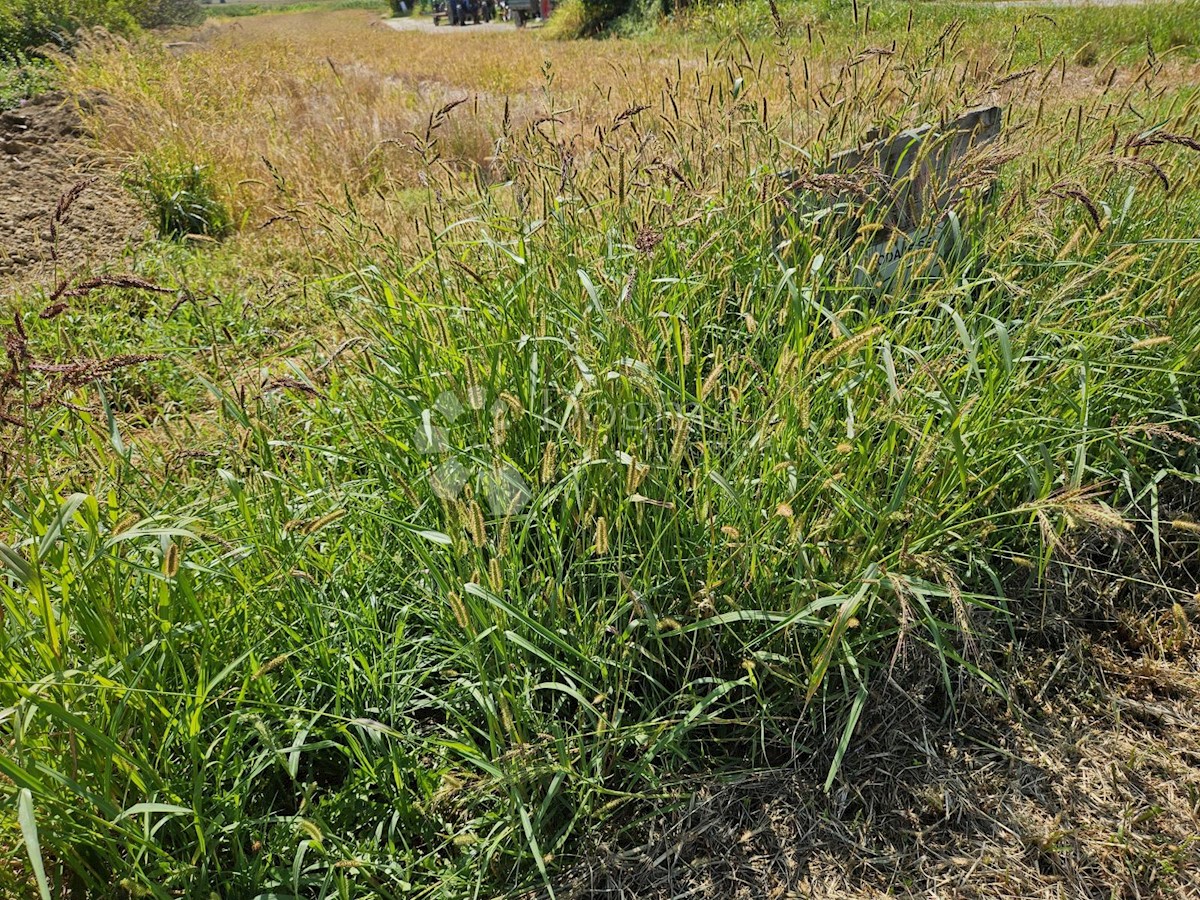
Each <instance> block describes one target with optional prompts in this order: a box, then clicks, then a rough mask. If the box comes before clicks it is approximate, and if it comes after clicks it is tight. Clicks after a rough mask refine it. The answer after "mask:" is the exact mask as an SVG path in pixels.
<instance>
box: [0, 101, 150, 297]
mask: <svg viewBox="0 0 1200 900" xmlns="http://www.w3.org/2000/svg"><path fill="white" fill-rule="evenodd" d="M83 137H84V134H83V126H82V123H81V122H80V119H79V113H78V110H77V107H76V106H75V104H74V102H73V101H70V100H68V99H67V98H66V97H64V96H63V95H62V94H59V93H50V94H44V95H42V96H41V97H38V98H36V99H35V100H33V101H31V102H30V103H28V104H26V105H25V106H22V107H20V108H18V109H13V110H9V111H8V112H6V113H4V114H2V115H0V295H2V293H3V292H4V289H5V288H11V287H13V286H14V285H16V284H22V285H30V284H37V283H43V284H45V283H47V282H48V280H50V279H51V278H52V277H53V275H54V272H55V270H56V269H57V270H58V271H59V272H60V273H62V274H66V273H70V272H74V271H76V270H78V269H81V268H85V267H88V266H92V265H96V264H100V263H105V262H108V261H110V260H115V259H118V258H120V256H121V255H122V252H123V251H124V249H125V247H126V246H127V245H128V244H130V243H131V242H139V241H141V240H142V239H144V238H145V237H146V236H147V234H148V228H147V225H146V219H145V216H144V215H143V213H142V211H141V209H140V208H139V207H138V205H137V203H136V202H135V201H134V199H133V198H132V197H131V196H130V195H129V192H128V191H126V190H125V188H124V187H122V185H121V184H120V181H119V179H118V177H117V174H116V173H115V172H113V171H112V170H111V169H109V168H107V167H105V166H102V165H100V164H99V162H98V161H97V160H96V159H95V157H94V155H93V154H92V153H90V152H89V151H88V149H87V147H86V146H85V145H84V143H83V141H82V138H83ZM80 184H82V185H83V187H82V188H80V193H79V196H78V198H77V199H76V200H75V201H74V203H73V204H71V207H70V211H69V212H68V214H67V215H66V216H64V217H60V221H58V222H54V213H55V209H56V208H57V207H58V203H59V198H60V197H62V196H63V195H64V194H65V193H66V192H67V191H69V190H71V188H72V187H74V186H76V185H80Z"/></svg>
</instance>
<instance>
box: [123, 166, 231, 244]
mask: <svg viewBox="0 0 1200 900" xmlns="http://www.w3.org/2000/svg"><path fill="white" fill-rule="evenodd" d="M126 183H127V184H128V185H129V187H130V189H131V190H132V191H133V193H134V194H135V195H136V196H137V197H138V199H140V200H141V201H142V202H143V203H144V204H145V206H146V210H147V212H148V213H149V214H150V217H151V219H152V221H153V222H154V224H155V228H156V230H157V233H158V236H159V237H160V238H164V239H167V240H178V239H180V238H185V237H187V236H189V235H201V236H204V237H211V238H217V239H220V238H223V237H225V236H226V235H228V234H229V233H230V231H232V230H233V222H232V220H231V219H230V216H229V210H228V208H227V207H226V205H225V203H224V201H223V200H222V199H221V198H220V196H219V194H218V191H217V188H216V185H215V184H214V182H213V179H212V176H211V174H210V172H209V170H208V169H207V168H205V167H204V166H198V165H195V164H192V163H186V162H185V163H176V162H170V161H163V160H147V161H145V162H143V164H142V166H141V168H140V169H139V170H138V171H137V172H136V173H135V174H132V175H130V176H128V177H127V179H126Z"/></svg>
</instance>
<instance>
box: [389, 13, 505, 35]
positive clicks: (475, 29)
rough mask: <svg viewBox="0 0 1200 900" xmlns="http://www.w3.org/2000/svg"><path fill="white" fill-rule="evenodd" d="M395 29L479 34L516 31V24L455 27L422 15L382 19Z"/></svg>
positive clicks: (433, 32)
mask: <svg viewBox="0 0 1200 900" xmlns="http://www.w3.org/2000/svg"><path fill="white" fill-rule="evenodd" d="M383 21H384V22H385V23H387V24H388V25H389V26H391V27H392V28H395V29H396V30H397V31H424V32H426V33H428V34H479V33H480V32H494V31H516V30H517V26H516V25H514V24H513V23H512V22H498V21H497V22H480V23H479V24H478V25H463V26H462V27H461V28H455V27H454V26H453V25H449V24H446V23H442V24H441V25H434V24H433V19H427V18H425V17H424V16H419V17H418V16H406V17H404V18H402V19H384V20H383Z"/></svg>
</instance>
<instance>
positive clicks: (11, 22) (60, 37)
mask: <svg viewBox="0 0 1200 900" xmlns="http://www.w3.org/2000/svg"><path fill="white" fill-rule="evenodd" d="M202 15H203V13H202V11H201V8H200V2H199V0H7V2H6V3H5V4H4V6H3V7H2V8H0V60H3V59H5V58H10V59H11V58H14V57H16V56H17V55H18V54H23V53H29V52H32V51H36V50H37V49H38V48H39V47H42V46H43V45H50V46H52V47H55V48H57V49H63V48H66V47H69V46H70V45H71V44H72V43H73V42H74V40H75V33H76V32H77V31H78V30H79V29H81V28H93V27H96V26H99V27H102V28H106V29H108V30H110V31H114V32H118V33H124V34H129V33H132V32H134V31H136V30H137V29H138V28H140V27H145V28H154V27H159V26H162V25H180V24H189V23H194V22H197V21H199V20H200V18H201V17H202Z"/></svg>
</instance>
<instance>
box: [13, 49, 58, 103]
mask: <svg viewBox="0 0 1200 900" xmlns="http://www.w3.org/2000/svg"><path fill="white" fill-rule="evenodd" d="M53 84H54V70H53V68H52V67H51V66H50V65H49V63H46V62H44V61H43V60H40V59H36V58H34V59H30V58H28V57H26V56H24V55H23V54H18V55H16V56H14V57H13V58H12V59H10V60H9V63H8V64H0V112H3V111H4V110H6V109H12V108H13V107H16V106H20V105H21V102H22V101H24V100H31V99H33V98H34V97H36V96H37V95H38V94H41V93H43V92H45V91H48V90H49V89H50V88H51V87H52V86H53Z"/></svg>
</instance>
